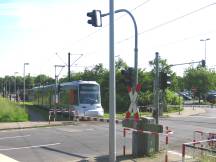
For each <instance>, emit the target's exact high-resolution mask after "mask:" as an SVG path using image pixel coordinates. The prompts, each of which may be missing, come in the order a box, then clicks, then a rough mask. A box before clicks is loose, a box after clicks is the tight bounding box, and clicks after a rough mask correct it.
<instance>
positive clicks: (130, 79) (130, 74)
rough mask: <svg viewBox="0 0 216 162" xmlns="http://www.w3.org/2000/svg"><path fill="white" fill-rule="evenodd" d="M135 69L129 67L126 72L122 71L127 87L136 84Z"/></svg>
mask: <svg viewBox="0 0 216 162" xmlns="http://www.w3.org/2000/svg"><path fill="white" fill-rule="evenodd" d="M134 72H135V71H134V68H132V67H129V68H127V69H126V70H122V71H121V73H122V75H123V76H124V80H123V82H124V83H125V84H126V85H127V86H131V87H132V86H133V83H134Z"/></svg>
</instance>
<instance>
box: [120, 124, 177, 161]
mask: <svg viewBox="0 0 216 162" xmlns="http://www.w3.org/2000/svg"><path fill="white" fill-rule="evenodd" d="M129 130H131V128H123V156H125V155H126V133H127V131H129ZM132 130H133V131H137V132H142V133H147V134H151V135H155V136H159V134H161V133H157V132H151V131H143V130H136V129H132ZM173 133H174V132H173V131H171V130H169V129H168V127H166V132H165V134H163V135H165V138H166V139H165V147H166V153H165V162H168V144H169V135H170V134H173Z"/></svg>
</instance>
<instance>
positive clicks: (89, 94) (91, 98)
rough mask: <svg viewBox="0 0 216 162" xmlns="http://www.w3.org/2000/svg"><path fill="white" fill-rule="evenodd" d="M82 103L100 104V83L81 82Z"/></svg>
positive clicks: (80, 99) (80, 94)
mask: <svg viewBox="0 0 216 162" xmlns="http://www.w3.org/2000/svg"><path fill="white" fill-rule="evenodd" d="M79 101H80V104H98V103H100V102H101V97H100V88H99V85H95V84H81V85H80V86H79Z"/></svg>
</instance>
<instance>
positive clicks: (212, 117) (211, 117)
mask: <svg viewBox="0 0 216 162" xmlns="http://www.w3.org/2000/svg"><path fill="white" fill-rule="evenodd" d="M190 117H194V118H206V119H216V117H215V116H201V115H199V116H190Z"/></svg>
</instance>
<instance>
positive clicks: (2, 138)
mask: <svg viewBox="0 0 216 162" xmlns="http://www.w3.org/2000/svg"><path fill="white" fill-rule="evenodd" d="M29 136H31V135H30V134H27V135H24V136H13V137H1V138H0V140H4V139H13V138H22V137H29Z"/></svg>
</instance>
